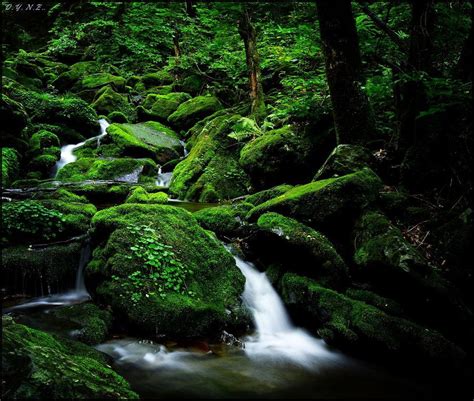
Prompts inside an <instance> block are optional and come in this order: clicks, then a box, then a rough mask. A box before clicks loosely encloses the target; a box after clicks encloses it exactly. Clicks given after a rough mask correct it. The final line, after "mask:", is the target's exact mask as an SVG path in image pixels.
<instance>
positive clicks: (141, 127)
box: [103, 121, 184, 164]
mask: <svg viewBox="0 0 474 401" xmlns="http://www.w3.org/2000/svg"><path fill="white" fill-rule="evenodd" d="M107 133H108V134H109V135H108V136H106V137H104V140H103V144H104V145H106V146H107V150H106V152H108V154H109V155H111V156H112V155H114V156H128V157H149V158H152V159H153V160H155V161H156V162H158V163H159V164H165V163H167V162H169V161H171V160H174V159H178V158H180V157H181V156H183V154H184V149H183V145H182V143H181V142H180V140H179V139H178V137H177V135H176V133H175V132H174V131H173V130H171V129H170V128H168V127H166V126H164V125H163V124H160V123H158V122H155V121H148V122H146V123H140V124H112V125H110V126H109V127H108V128H107ZM109 144H110V145H109Z"/></svg>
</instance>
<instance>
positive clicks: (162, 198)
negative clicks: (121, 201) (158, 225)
mask: <svg viewBox="0 0 474 401" xmlns="http://www.w3.org/2000/svg"><path fill="white" fill-rule="evenodd" d="M125 202H126V203H162V204H164V203H167V202H168V195H167V194H166V193H164V192H156V193H151V194H150V193H148V192H147V191H146V190H145V189H144V188H143V187H137V188H135V189H133V191H132V192H130V194H129V196H128V197H127V200H126V201H125Z"/></svg>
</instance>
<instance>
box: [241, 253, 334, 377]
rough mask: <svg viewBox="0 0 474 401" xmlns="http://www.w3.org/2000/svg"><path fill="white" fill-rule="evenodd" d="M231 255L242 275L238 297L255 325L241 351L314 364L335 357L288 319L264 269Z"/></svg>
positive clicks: (269, 357) (260, 357)
mask: <svg viewBox="0 0 474 401" xmlns="http://www.w3.org/2000/svg"><path fill="white" fill-rule="evenodd" d="M234 258H235V261H236V263H237V267H238V268H239V269H240V271H241V272H242V274H243V275H244V276H245V279H246V281H245V290H244V293H243V296H242V298H243V301H244V303H245V305H246V306H247V308H249V310H250V312H251V314H252V318H253V320H254V323H255V327H256V332H255V333H254V334H253V335H251V336H249V337H247V338H246V339H245V353H246V354H247V356H248V357H249V358H252V359H257V360H262V359H270V360H274V361H287V362H291V363H294V364H297V365H300V366H304V367H307V368H314V367H317V365H318V363H320V362H323V361H329V360H335V359H337V358H338V357H339V356H338V354H336V353H334V352H333V351H330V350H329V349H328V347H327V346H326V344H325V343H324V341H323V340H319V339H316V338H314V337H312V336H311V335H309V334H308V333H307V332H306V331H304V330H303V329H301V328H297V327H295V326H294V325H293V324H292V323H291V320H290V317H289V316H288V313H287V311H286V309H285V306H284V305H283V302H282V300H281V298H280V297H279V295H278V293H277V292H276V291H275V289H274V288H273V287H272V285H271V283H270V281H269V280H268V277H267V276H266V274H265V273H262V272H259V271H258V270H257V269H256V268H255V266H253V265H252V264H251V263H249V262H246V261H244V260H242V259H241V258H240V257H238V256H235V255H234Z"/></svg>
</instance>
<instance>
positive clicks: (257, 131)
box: [228, 117, 274, 142]
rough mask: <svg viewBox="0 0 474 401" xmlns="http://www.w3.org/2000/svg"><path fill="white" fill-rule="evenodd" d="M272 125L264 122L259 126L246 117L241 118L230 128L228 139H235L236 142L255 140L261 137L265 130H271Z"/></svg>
mask: <svg viewBox="0 0 474 401" xmlns="http://www.w3.org/2000/svg"><path fill="white" fill-rule="evenodd" d="M273 128H274V124H273V123H271V122H270V121H267V120H265V121H264V122H263V123H262V125H261V126H259V125H258V124H257V122H256V121H255V120H253V119H252V118H248V117H242V118H241V119H239V120H238V121H237V122H236V123H235V124H234V126H233V127H232V132H231V133H230V134H229V135H228V136H229V138H232V139H235V140H236V141H237V142H241V141H247V140H249V139H255V138H256V137H258V136H260V135H263V134H264V133H265V132H266V131H267V130H270V129H273Z"/></svg>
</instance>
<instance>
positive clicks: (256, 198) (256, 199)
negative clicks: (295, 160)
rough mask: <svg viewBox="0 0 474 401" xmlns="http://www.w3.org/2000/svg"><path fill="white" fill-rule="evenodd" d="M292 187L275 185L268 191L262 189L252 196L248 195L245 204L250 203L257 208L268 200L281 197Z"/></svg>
mask: <svg viewBox="0 0 474 401" xmlns="http://www.w3.org/2000/svg"><path fill="white" fill-rule="evenodd" d="M291 188H293V186H292V185H288V184H282V185H277V186H276V187H273V188H270V189H264V190H263V191H260V192H256V193H254V194H252V195H249V196H247V197H246V198H245V202H248V203H251V204H252V205H254V206H258V205H260V204H262V203H263V202H266V201H269V200H270V199H273V198H276V197H277V196H280V195H283V194H284V193H285V192H288V191H289V190H290V189H291Z"/></svg>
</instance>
